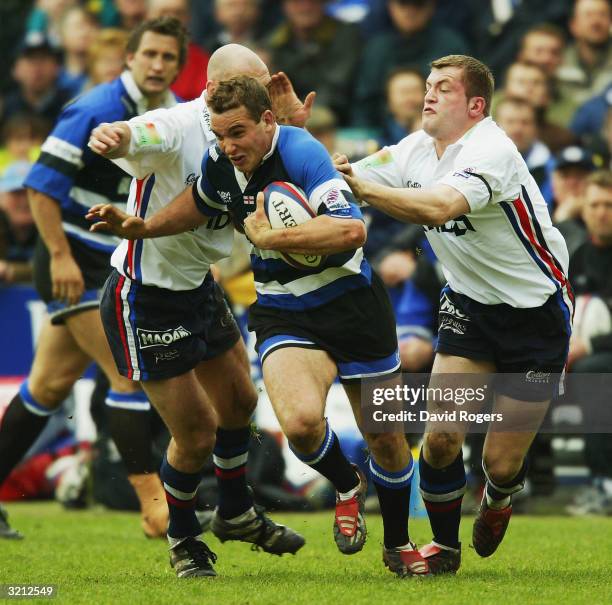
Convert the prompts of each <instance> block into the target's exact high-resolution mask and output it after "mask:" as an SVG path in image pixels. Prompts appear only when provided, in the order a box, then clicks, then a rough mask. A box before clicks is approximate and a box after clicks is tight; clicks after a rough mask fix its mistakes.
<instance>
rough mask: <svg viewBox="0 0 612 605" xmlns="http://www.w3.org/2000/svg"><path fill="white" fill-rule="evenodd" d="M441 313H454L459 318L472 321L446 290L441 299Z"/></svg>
mask: <svg viewBox="0 0 612 605" xmlns="http://www.w3.org/2000/svg"><path fill="white" fill-rule="evenodd" d="M440 313H444V314H445V315H452V316H453V317H455V318H457V319H463V320H465V321H470V319H469V317H468V316H467V315H466V314H465V313H463V312H462V311H460V310H459V309H458V308H457V305H455V303H454V302H453V301H451V299H450V298H449V297H448V294H446V292H445V293H444V294H442V298H441V299H440Z"/></svg>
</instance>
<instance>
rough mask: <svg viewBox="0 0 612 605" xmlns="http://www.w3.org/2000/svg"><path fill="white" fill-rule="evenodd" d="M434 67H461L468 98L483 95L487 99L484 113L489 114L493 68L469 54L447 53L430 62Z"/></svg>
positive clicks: (493, 86) (493, 84) (493, 82)
mask: <svg viewBox="0 0 612 605" xmlns="http://www.w3.org/2000/svg"><path fill="white" fill-rule="evenodd" d="M430 66H431V68H432V69H442V68H444V67H459V68H461V69H462V70H463V86H464V87H465V95H466V96H467V98H468V99H471V98H472V97H482V98H483V99H484V101H485V106H484V111H483V114H484V115H485V116H488V115H489V112H490V110H491V99H492V97H493V89H494V88H495V79H494V78H493V74H492V73H491V70H490V69H489V68H488V67H487V66H486V65H485V64H484V63H483V62H482V61H479V60H478V59H475V58H474V57H469V56H467V55H447V56H446V57H441V58H440V59H436V60H435V61H432V62H431V63H430Z"/></svg>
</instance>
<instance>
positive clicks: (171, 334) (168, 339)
mask: <svg viewBox="0 0 612 605" xmlns="http://www.w3.org/2000/svg"><path fill="white" fill-rule="evenodd" d="M136 333H137V334H138V346H139V347H140V348H141V349H148V348H149V347H168V346H170V345H171V344H172V343H175V342H176V341H177V340H181V339H183V338H187V337H188V336H191V332H190V331H189V330H187V329H185V328H183V326H178V327H177V328H172V329H170V330H163V331H158V330H141V329H140V328H137V329H136Z"/></svg>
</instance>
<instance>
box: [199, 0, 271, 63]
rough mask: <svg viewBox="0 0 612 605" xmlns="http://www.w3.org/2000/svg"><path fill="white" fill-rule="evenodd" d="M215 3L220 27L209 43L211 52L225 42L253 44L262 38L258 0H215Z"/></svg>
mask: <svg viewBox="0 0 612 605" xmlns="http://www.w3.org/2000/svg"><path fill="white" fill-rule="evenodd" d="M214 5H215V20H216V21H217V23H218V24H219V26H220V29H219V31H218V32H216V33H215V35H214V36H213V37H212V38H211V41H210V43H209V50H210V51H211V52H214V51H215V50H217V48H219V47H220V46H223V45H225V44H232V43H233V44H242V45H244V46H253V45H255V44H256V42H257V40H258V39H259V38H261V35H262V32H261V31H260V30H259V29H258V24H259V18H260V15H261V13H260V9H259V2H258V0H214Z"/></svg>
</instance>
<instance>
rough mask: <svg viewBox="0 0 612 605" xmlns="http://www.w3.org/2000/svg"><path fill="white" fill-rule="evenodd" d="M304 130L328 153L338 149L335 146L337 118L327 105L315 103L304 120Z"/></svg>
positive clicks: (331, 153) (330, 153)
mask: <svg viewBox="0 0 612 605" xmlns="http://www.w3.org/2000/svg"><path fill="white" fill-rule="evenodd" d="M306 130H308V132H309V133H310V134H311V135H312V136H313V137H314V138H315V139H317V141H319V142H320V143H322V144H323V145H324V146H325V149H327V151H328V152H329V155H333V154H334V153H335V152H336V151H338V150H337V148H336V132H337V130H338V120H336V116H335V115H334V112H333V111H332V110H331V109H329V107H325V106H324V105H318V104H317V105H315V106H314V107H313V108H312V112H311V113H310V117H309V118H308V120H307V121H306Z"/></svg>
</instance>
